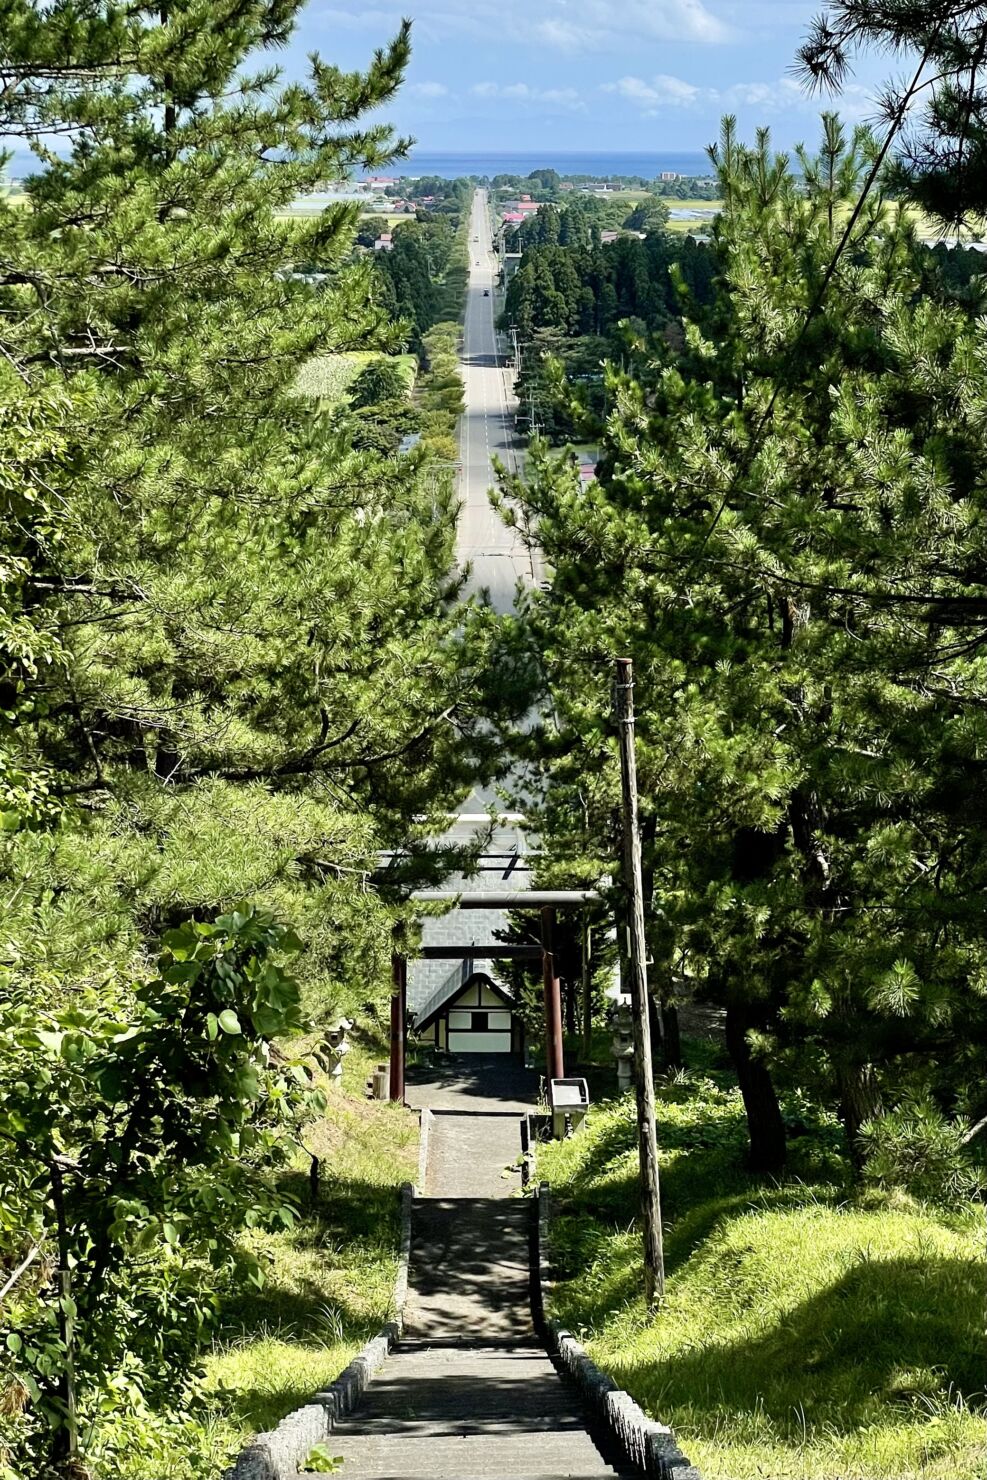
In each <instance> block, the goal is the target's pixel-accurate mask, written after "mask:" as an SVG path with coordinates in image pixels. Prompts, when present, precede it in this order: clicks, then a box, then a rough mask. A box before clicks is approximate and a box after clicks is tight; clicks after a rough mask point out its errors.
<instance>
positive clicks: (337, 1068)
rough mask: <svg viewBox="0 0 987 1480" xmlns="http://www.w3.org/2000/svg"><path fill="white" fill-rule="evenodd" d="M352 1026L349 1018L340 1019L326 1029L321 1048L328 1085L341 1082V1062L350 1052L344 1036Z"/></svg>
mask: <svg viewBox="0 0 987 1480" xmlns="http://www.w3.org/2000/svg"><path fill="white" fill-rule="evenodd" d="M352 1026H353V1024H352V1023H351V1022H350V1020H349V1018H344V1017H341V1018H337V1020H336V1021H335V1022H334V1023H330V1024H329V1026H328V1028H327V1029H326V1036H325V1039H324V1040H323V1046H322V1058H323V1062H324V1064H325V1070H326V1073H327V1074H328V1075H329V1082H330V1084H339V1083H340V1081H341V1080H342V1077H343V1060H344V1058H345V1057H346V1055H347V1054H348V1053H349V1051H350V1044H349V1043H348V1042H347V1039H346V1034H347V1033H348V1032H349V1030H350V1028H352Z"/></svg>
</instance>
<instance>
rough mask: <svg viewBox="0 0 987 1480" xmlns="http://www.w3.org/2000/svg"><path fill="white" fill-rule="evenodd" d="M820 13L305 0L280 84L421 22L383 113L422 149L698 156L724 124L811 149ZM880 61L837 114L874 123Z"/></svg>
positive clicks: (739, 6)
mask: <svg viewBox="0 0 987 1480" xmlns="http://www.w3.org/2000/svg"><path fill="white" fill-rule="evenodd" d="M820 8H821V0H746V3H745V0H419V3H418V4H417V5H416V6H414V7H412V6H411V5H410V4H409V5H408V6H407V8H406V9H400V8H399V9H395V10H392V9H390V8H388V0H369V3H362V0H312V3H311V4H310V5H309V6H308V8H307V9H306V10H305V11H304V12H303V13H302V20H301V26H300V31H299V35H298V37H297V40H296V43H295V44H294V45H293V46H292V54H291V56H290V59H288V70H289V71H294V70H296V68H298V67H299V66H300V65H301V62H302V57H303V55H304V53H305V52H306V51H310V50H318V51H319V52H320V53H321V54H322V55H323V57H324V58H325V59H326V60H327V61H332V62H335V63H337V64H340V65H343V66H346V67H356V66H359V65H360V64H361V63H362V62H364V61H365V60H366V58H367V57H368V55H369V54H370V52H371V51H372V50H373V48H374V47H376V46H379V45H381V44H383V43H384V42H385V41H386V40H387V38H388V37H389V36H390V35H391V34H393V31H394V28H395V26H396V25H397V23H398V20H399V19H400V16H401V15H402V14H409V15H411V17H412V19H413V21H414V56H413V59H412V63H411V67H410V70H409V73H408V79H407V82H406V83H405V87H404V89H403V90H402V93H401V96H400V98H399V99H398V100H397V101H396V102H395V103H394V104H393V105H392V106H391V107H390V108H388V110H387V116H388V118H389V119H390V120H391V121H393V122H394V123H395V124H396V125H397V126H398V128H399V129H400V130H401V131H402V132H404V133H410V134H413V135H414V136H415V137H416V139H417V140H418V143H419V146H420V148H421V149H423V150H430V149H436V150H438V149H444V150H456V149H461V150H483V149H488V150H490V149H498V148H510V149H515V150H521V149H523V150H537V149H539V148H541V147H552V148H555V149H578V150H589V149H599V150H661V149H702V148H704V147H705V146H706V144H708V143H709V142H710V140H712V139H714V138H715V137H716V134H717V131H718V125H719V119H720V117H721V116H722V114H724V113H727V112H729V113H736V114H737V116H738V119H739V121H740V124H741V128H742V129H743V131H744V132H745V133H746V134H749V133H750V132H751V131H752V130H753V128H754V127H755V126H756V125H757V124H761V123H763V124H768V125H770V127H771V129H772V136H773V139H774V141H775V143H776V144H777V145H778V146H780V147H786V148H787V147H790V146H791V144H793V143H794V142H796V141H797V140H800V139H806V140H807V142H812V143H814V142H815V140H816V136H817V133H818V128H817V124H816V122H815V119H816V118H817V117H818V113H819V110H820V107H821V106H822V104H821V103H820V101H819V100H818V98H807V97H806V96H805V94H804V92H803V91H802V89H801V88H800V87H799V86H798V84H797V83H796V82H795V81H794V79H793V78H792V77H791V76H790V75H789V71H788V69H789V67H790V64H791V61H792V57H793V55H794V53H795V50H796V47H797V46H798V43H799V41H800V39H801V38H802V37H803V36H804V34H805V31H806V28H807V26H808V23H809V21H810V19H811V18H812V16H813V15H814V14H816V13H817V12H818V10H819V9H820ZM887 68H888V63H887V59H886V58H883V59H882V58H876V59H874V60H873V61H872V62H870V63H869V64H868V66H867V67H866V68H865V69H862V70H861V71H859V72H858V74H857V76H856V77H855V78H854V79H853V81H852V82H851V84H850V85H849V87H848V88H847V89H846V92H845V94H844V97H843V99H842V101H841V103H840V111H841V112H842V113H843V115H844V117H846V118H847V119H848V120H854V121H856V120H857V119H865V118H869V117H871V116H872V114H873V107H872V105H871V103H870V99H871V97H872V96H873V92H874V89H875V86H876V84H877V83H878V82H879V81H880V80H881V78H882V77H884V76H885V75H886V73H887Z"/></svg>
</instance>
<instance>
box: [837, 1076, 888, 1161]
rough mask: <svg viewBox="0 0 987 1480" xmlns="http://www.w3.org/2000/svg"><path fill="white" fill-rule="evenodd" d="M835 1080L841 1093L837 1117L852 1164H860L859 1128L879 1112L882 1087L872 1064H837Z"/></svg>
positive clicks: (861, 1159) (861, 1158)
mask: <svg viewBox="0 0 987 1480" xmlns="http://www.w3.org/2000/svg"><path fill="white" fill-rule="evenodd" d="M836 1080H837V1085H838V1087H839V1093H840V1119H841V1120H842V1121H843V1129H844V1130H845V1132H846V1138H847V1149H848V1150H849V1153H850V1160H851V1161H852V1162H853V1164H854V1166H855V1167H858V1168H859V1167H860V1166H861V1165H862V1164H863V1157H862V1156H861V1153H860V1141H859V1139H858V1138H859V1135H860V1127H861V1126H862V1125H863V1124H864V1123H865V1122H866V1121H868V1120H872V1119H873V1118H874V1116H875V1115H880V1113H881V1090H880V1086H879V1085H878V1082H877V1075H876V1073H875V1072H874V1066H873V1064H849V1063H846V1064H839V1065H838V1066H837V1070H836Z"/></svg>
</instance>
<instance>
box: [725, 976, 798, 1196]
mask: <svg viewBox="0 0 987 1480" xmlns="http://www.w3.org/2000/svg"><path fill="white" fill-rule="evenodd" d="M755 1026H756V1025H755V1023H754V1022H753V1021H752V1019H751V1014H750V1010H749V1009H748V1008H747V1007H746V1006H745V1005H739V1006H731V1007H728V1008H727V1021H726V1037H727V1049H728V1051H729V1054H730V1057H731V1059H732V1060H733V1066H734V1068H735V1069H736V1071H737V1079H738V1082H739V1084H740V1093H741V1095H742V1096H743V1100H744V1109H745V1110H746V1112H747V1129H748V1134H749V1136H750V1168H751V1171H754V1172H778V1171H780V1170H781V1169H782V1167H783V1166H784V1165H785V1158H786V1154H787V1145H786V1140H785V1122H784V1121H783V1120H782V1118H781V1106H780V1105H779V1104H778V1096H777V1094H776V1093H775V1087H774V1083H773V1081H772V1078H771V1073H770V1070H769V1069H768V1067H767V1065H766V1064H764V1063H763V1062H762V1061H761V1060H760V1059H756V1058H755V1057H754V1056H753V1054H752V1053H751V1050H750V1045H749V1044H748V1042H747V1032H748V1030H749V1029H750V1028H753V1027H755Z"/></svg>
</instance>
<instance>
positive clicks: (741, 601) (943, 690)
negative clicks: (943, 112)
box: [508, 117, 987, 1202]
mask: <svg viewBox="0 0 987 1480" xmlns="http://www.w3.org/2000/svg"><path fill="white" fill-rule="evenodd" d="M871 157H872V156H871V145H870V141H869V140H868V138H867V136H866V135H865V134H863V133H862V132H858V133H857V134H856V135H855V136H854V137H853V138H852V139H850V138H848V137H847V135H846V133H845V132H844V130H843V129H842V127H841V126H840V125H839V123H838V122H837V120H836V119H835V118H833V117H827V118H826V119H825V129H824V137H823V140H822V145H821V148H820V152H819V155H818V156H816V157H813V156H810V155H807V154H803V155H802V156H800V158H799V161H798V162H799V165H800V166H801V171H800V173H798V174H796V173H795V172H794V171H793V169H792V167H791V165H790V164H789V163H788V161H787V159H786V158H785V157H784V156H775V155H774V154H773V153H772V151H771V149H770V143H769V140H768V137H767V135H766V134H762V135H761V136H759V140H758V143H757V144H756V146H754V147H750V148H748V147H745V146H743V145H742V144H741V143H740V141H739V140H738V139H737V138H736V135H735V133H734V131H733V129H732V127H731V126H730V125H729V124H728V125H727V126H726V127H725V131H724V135H723V138H722V140H721V145H720V148H719V150H718V151H717V153H716V160H717V163H718V169H719V185H720V190H721V192H722V197H723V200H724V209H723V212H722V214H721V215H720V217H719V219H718V221H717V223H716V227H715V232H714V244H713V247H712V248H711V249H710V250H709V254H708V257H707V258H706V260H707V261H708V262H710V263H711V264H713V263H715V273H713V274H712V276H711V277H710V278H707V279H705V286H704V292H703V295H702V296H700V295H699V294H696V293H693V294H692V295H685V296H683V298H682V299H681V301H680V303H679V306H678V312H679V313H681V315H682V318H683V328H684V332H681V333H679V334H677V335H671V334H667V333H666V334H657V335H654V334H644V333H641V332H639V333H637V334H636V335H634V334H631V335H627V336H625V337H624V339H623V342H622V345H621V354H620V357H619V358H617V357H615V356H611V357H610V362H609V363H608V364H606V365H605V366H604V367H602V374H603V391H604V394H605V397H606V416H605V417H600V416H595V417H587V416H586V415H584V414H583V413H584V407H583V405H582V404H581V401H580V399H579V398H577V397H576V396H574V395H573V392H572V388H571V387H569V386H568V385H567V383H566V381H565V379H564V378H563V377H562V376H561V375H559V376H557V378H556V382H555V391H556V395H557V398H558V399H559V400H561V401H566V402H567V403H568V413H567V414H568V415H570V416H571V417H572V419H573V420H574V422H575V423H576V424H577V426H581V428H582V431H583V435H584V436H591V437H594V438H596V439H598V445H599V463H598V467H597V473H598V477H597V481H596V482H595V483H594V484H591V485H590V486H588V487H585V486H583V485H581V483H580V481H579V477H578V474H577V471H576V469H575V468H574V466H573V464H572V461H571V459H569V458H563V459H561V460H559V459H556V458H553V457H551V456H550V455H549V454H548V452H547V449H546V447H545V444H544V443H543V444H541V446H540V447H536V449H535V452H534V455H533V457H532V461H531V464H530V475H529V478H528V481H527V482H526V483H522V482H520V481H509V483H508V489H509V492H510V494H511V496H512V497H513V498H514V499H516V500H517V502H518V504H519V505H520V509H521V513H520V515H519V516H518V519H519V525H520V526H521V527H526V523H525V521H528V522H530V526H531V527H533V528H537V529H538V538H539V544H540V546H541V548H542V550H543V552H544V557H545V561H546V566H547V568H548V569H549V570H550V571H551V573H552V574H551V579H550V581H549V583H547V585H546V587H545V588H544V589H543V590H541V591H539V592H537V593H535V594H534V596H533V598H532V600H531V606H530V618H531V629H530V644H531V658H532V662H533V663H536V664H538V665H540V668H541V673H542V683H543V703H544V706H545V712H546V713H550V714H551V716H552V724H551V726H550V727H549V726H547V725H546V726H545V727H543V728H542V729H541V730H538V731H535V732H529V733H522V734H519V735H517V736H516V737H515V744H516V745H517V746H518V747H519V749H520V751H521V753H522V754H524V755H527V756H528V757H529V759H531V760H532V761H537V763H538V764H539V765H540V766H541V768H542V770H543V774H544V775H545V776H546V786H545V792H544V796H543V803H542V807H541V809H540V812H539V815H538V819H537V828H538V833H539V836H540V838H541V839H542V843H543V846H544V848H545V851H546V858H545V860H544V862H543V864H542V867H543V868H544V870H545V871H546V873H547V874H549V875H550V876H551V877H552V879H553V881H554V882H556V883H565V884H566V885H568V886H570V887H573V886H579V887H586V886H590V885H593V886H596V885H599V884H600V882H601V878H603V876H605V875H607V874H609V873H610V871H611V869H612V867H613V863H612V860H613V859H614V858H619V856H620V846H619V845H620V839H619V833H618V831H617V819H618V817H619V799H620V788H619V778H618V774H617V768H616V764H615V759H614V752H615V746H614V741H613V738H612V729H611V724H612V722H611V718H610V713H611V694H610V680H611V673H612V665H613V658H614V657H615V656H616V655H625V656H629V657H631V658H632V659H633V661H634V665H635V671H636V685H637V687H636V699H637V706H638V726H639V727H638V766H639V773H640V784H641V808H642V841H643V853H644V878H645V890H646V897H647V901H648V905H647V930H648V944H649V951H650V955H651V958H652V962H653V964H652V966H651V967H650V974H651V983H652V987H653V990H654V992H655V995H656V999H657V1001H658V1004H659V1007H660V1016H661V1019H662V1021H663V1024H664V1053H665V1058H666V1063H667V1064H668V1065H669V1067H674V1066H676V1065H677V1064H678V1063H679V1062H680V1045H679V1035H678V1026H677V1025H678V1010H679V1008H680V1006H681V1005H682V1004H683V1003H690V1002H692V1001H693V1000H694V999H695V998H696V997H699V998H700V999H702V1000H704V1001H706V1002H708V1003H713V1004H715V1005H716V1006H718V1007H719V1008H720V1009H722V1011H723V1013H724V1017H725V1029H726V1046H727V1049H728V1051H729V1054H730V1057H731V1059H732V1062H733V1066H734V1068H735V1071H736V1074H737V1078H738V1081H739V1084H740V1088H741V1091H742V1094H743V1098H744V1103H745V1107H746V1111H747V1119H748V1126H749V1136H750V1160H751V1165H752V1166H753V1167H754V1168H756V1169H758V1170H762V1171H772V1172H773V1171H777V1170H779V1169H780V1168H781V1167H782V1166H783V1165H784V1164H785V1162H786V1156H787V1149H788V1144H789V1141H790V1140H791V1139H792V1138H793V1137H795V1136H797V1135H798V1134H800V1116H799V1112H798V1108H797V1107H798V1104H799V1102H800V1100H801V1102H802V1103H804V1104H806V1105H820V1106H823V1107H825V1108H826V1109H827V1110H831V1111H835V1112H836V1113H838V1115H839V1117H840V1119H841V1120H842V1124H843V1127H844V1130H845V1136H846V1143H845V1144H846V1149H847V1152H848V1154H849V1156H850V1157H851V1158H852V1159H853V1160H854V1161H855V1162H856V1163H857V1165H858V1166H859V1167H861V1168H862V1169H863V1171H864V1172H865V1174H866V1175H867V1176H868V1177H869V1178H871V1179H872V1180H873V1181H875V1182H879V1183H882V1184H884V1185H888V1186H901V1185H904V1186H905V1187H907V1188H909V1189H910V1190H911V1191H912V1192H913V1193H915V1194H916V1195H918V1196H933V1197H936V1198H939V1199H942V1200H945V1201H947V1202H948V1201H949V1200H950V1199H953V1198H959V1197H963V1196H966V1195H967V1194H969V1193H970V1192H971V1191H973V1190H974V1189H976V1188H977V1187H978V1186H982V1185H983V1174H982V1157H980V1158H979V1164H978V1158H977V1157H976V1156H975V1155H974V1153H975V1152H976V1148H977V1145H978V1144H979V1143H978V1139H977V1138H978V1136H981V1135H982V1132H983V1130H984V1126H985V1124H987V1118H985V1117H987V1095H985V1088H984V1081H983V1074H982V1066H983V1061H984V1055H985V1051H987V996H985V992H984V982H985V980H987V916H985V913H984V910H983V907H982V904H983V897H984V892H985V889H987V814H985V811H984V807H983V798H984V795H985V792H984V784H983V782H984V778H983V755H984V746H985V743H987V729H985V719H984V716H985V712H987V690H985V681H984V663H983V649H984V620H985V615H987V582H985V572H984V562H983V527H984V519H985V501H984V489H985V486H987V480H985V453H984V444H983V438H982V435H981V431H980V427H981V422H982V417H983V412H984V408H985V407H987V375H985V367H987V356H985V354H984V324H983V318H982V316H981V312H980V302H981V298H980V295H979V292H976V293H974V292H972V291H971V288H970V285H969V281H965V282H964V283H963V284H962V285H961V288H962V291H960V292H957V289H956V283H955V280H951V269H954V268H955V269H956V271H957V272H958V274H959V276H960V277H965V274H966V272H967V271H968V270H972V268H973V267H974V266H975V265H979V267H980V268H981V270H982V267H983V265H984V259H983V257H982V255H981V254H978V253H969V254H963V255H960V256H958V257H955V258H954V257H953V256H952V255H951V254H948V253H946V252H945V251H940V250H939V249H937V250H936V251H935V252H931V253H930V252H929V251H928V250H927V249H925V248H924V247H922V246H921V245H920V244H919V243H917V242H916V240H915V237H914V232H913V229H912V227H911V226H910V224H909V220H908V216H907V213H905V212H903V211H900V210H899V209H898V208H897V207H896V206H895V205H893V204H891V203H889V202H887V201H885V200H884V199H882V197H881V195H880V193H879V191H877V190H876V189H874V188H871V189H870V190H869V191H866V192H865V181H866V176H867V169H868V167H869V160H870V158H871ZM923 157H924V158H925V159H928V158H929V157H931V156H929V155H925V156H923ZM951 178H952V177H951ZM960 183H961V184H962V182H960ZM930 188H931V187H930ZM955 188H957V187H956V182H955V180H954V189H955ZM970 188H971V189H973V190H976V188H978V187H977V186H976V184H975V177H974V176H972V175H971V177H970ZM862 192H864V193H863V194H862ZM854 208H856V215H855V217H854V220H853V226H852V229H851V231H850V233H849V236H848V238H847V241H846V242H845V243H841V235H840V234H841V231H842V230H843V229H844V228H843V227H842V225H841V224H840V223H842V222H845V221H846V220H847V219H848V218H849V216H850V212H851V210H853V209H854ZM660 250H663V248H662V244H661V243H659V242H655V243H651V242H650V241H649V242H648V243H644V244H620V243H618V244H616V245H615V246H614V247H610V248H608V249H606V250H605V252H604V253H603V254H602V256H603V258H604V260H605V261H606V260H607V259H613V260H616V261H620V262H630V261H634V260H641V261H643V262H646V261H648V260H649V259H650V254H652V253H657V252H659V251H660ZM529 258H530V259H531V260H530V262H529V261H528V259H529ZM573 258H575V259H576V260H577V261H578V260H580V259H579V253H578V251H577V252H573V251H571V250H565V249H561V248H536V249H533V250H532V251H531V252H530V253H529V254H526V258H525V263H523V264H522V269H521V274H519V278H520V283H519V285H518V286H517V287H515V284H514V283H512V285H511V290H512V292H513V295H514V296H513V298H512V299H510V295H509V299H510V302H511V304H512V307H513V311H514V312H515V313H520V312H522V310H524V311H525V312H526V313H527V314H528V320H529V321H530V322H534V321H535V320H536V318H537V319H539V320H540V321H541V322H547V321H548V320H549V319H553V321H554V319H555V317H556V316H557V318H558V319H559V320H561V321H562V322H563V323H564V324H566V325H569V326H572V325H576V326H578V325H579V324H580V323H587V324H589V323H590V322H591V321H592V310H593V304H591V303H590V301H589V299H587V302H586V308H585V311H584V309H583V308H582V305H581V299H580V294H581V293H582V291H583V287H582V285H583V280H584V278H585V277H586V274H587V271H588V270H589V267H588V264H586V263H585V262H584V263H582V266H581V268H579V269H576V268H575V265H574V263H573ZM654 260H655V261H656V262H658V261H662V271H664V272H666V274H667V271H668V268H667V266H666V265H665V264H664V261H663V259H661V258H660V257H655V258H654ZM570 268H572V269H573V270H572V278H571V286H570V279H569V277H568V276H567V274H568V273H569V270H570ZM526 270H527V277H526V278H525V277H524V276H522V275H523V274H525V272H526ZM675 271H676V273H680V272H682V271H683V268H682V264H675ZM827 275H828V276H827ZM646 281H647V283H648V285H649V291H651V290H652V289H651V284H652V283H655V282H659V281H660V275H658V274H648V275H647V278H646ZM823 283H827V284H828V285H829V286H828V287H827V291H825V292H824V293H823V292H821V290H820V287H819V285H820V284H823ZM596 300H597V294H596V293H595V292H594V294H593V301H594V304H595V302H596ZM632 303H637V304H638V306H640V303H641V300H640V299H632V296H631V293H630V291H629V290H627V289H625V297H624V299H623V302H622V303H621V302H620V301H619V295H618V305H617V306H616V307H615V310H614V312H615V313H619V312H621V311H631V309H632ZM645 303H646V311H647V312H651V313H658V314H660V313H662V312H664V311H666V309H667V307H668V300H664V301H663V302H659V303H652V302H651V301H650V300H645ZM529 304H530V308H526V307H525V306H526V305H529ZM584 313H585V317H583V315H584ZM573 859H578V860H579V862H578V864H576V865H575V868H574V866H573V864H572V862H571V860H573ZM617 898H618V902H619V899H620V898H621V896H620V894H619V891H618V895H617Z"/></svg>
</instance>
